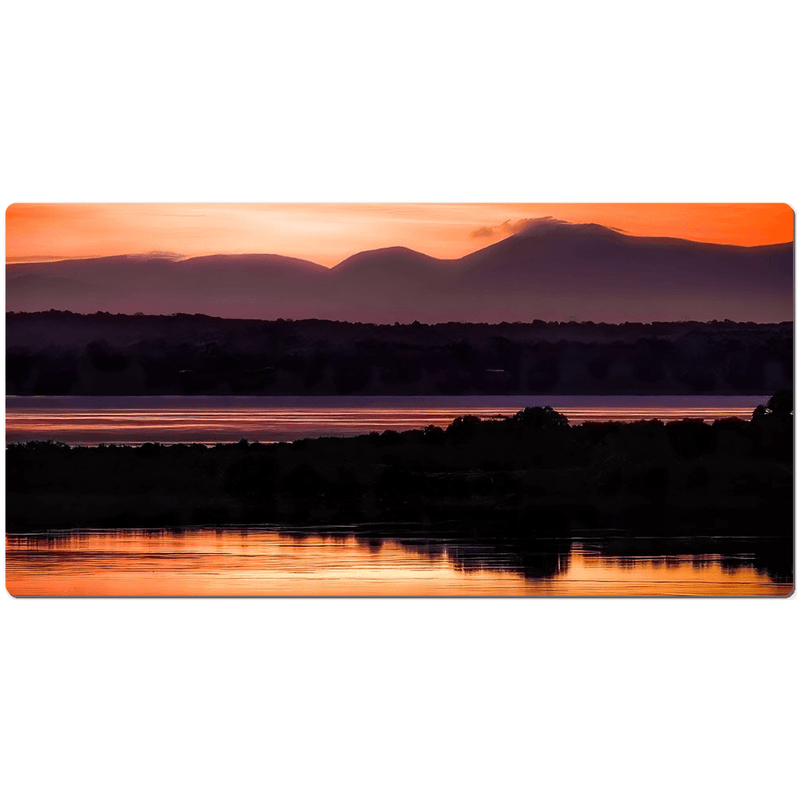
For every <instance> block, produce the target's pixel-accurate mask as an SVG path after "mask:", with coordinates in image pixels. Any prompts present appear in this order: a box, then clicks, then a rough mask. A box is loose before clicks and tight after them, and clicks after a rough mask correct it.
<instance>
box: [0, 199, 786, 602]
mask: <svg viewBox="0 0 800 800" xmlns="http://www.w3.org/2000/svg"><path fill="white" fill-rule="evenodd" d="M6 227H7V233H6V467H7V470H6V472H7V478H6V588H7V590H8V592H10V593H11V594H12V595H14V596H16V597H30V596H44V597H62V596H112V595H114V596H198V597H200V596H405V597H408V596H425V597H432V596H458V597H466V596H492V597H493V596H514V597H522V596H553V595H559V596H573V597H584V596H637V595H638V596H695V597H697V596H700V597H703V596H745V595H772V596H787V595H789V594H791V593H792V591H793V586H794V532H793V500H794V496H793V449H792V438H793V416H794V415H793V396H792V387H793V352H794V348H793V336H794V324H793V323H794V305H793V303H794V298H793V277H794V276H793V270H794V241H793V239H794V233H793V229H794V214H793V211H792V209H791V208H790V207H789V206H787V205H785V204H777V203H776V204H587V203H583V204H581V203H575V204H544V203H536V204H534V203H530V204H519V203H517V204H498V203H494V204H477V203H473V204H465V203H461V204H459V203H448V204H407V203H406V204H386V203H382V204H374V203H373V204H330V203H326V204H238V205H237V204H208V203H205V204H156V203H154V204H80V205H78V204H60V205H52V204H50V205H49V204H15V205H12V206H10V207H9V209H8V210H7V226H6Z"/></svg>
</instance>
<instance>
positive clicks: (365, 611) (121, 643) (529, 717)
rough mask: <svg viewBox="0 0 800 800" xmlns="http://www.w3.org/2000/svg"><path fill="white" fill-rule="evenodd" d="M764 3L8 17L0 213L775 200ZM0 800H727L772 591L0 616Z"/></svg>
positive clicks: (792, 736)
mask: <svg viewBox="0 0 800 800" xmlns="http://www.w3.org/2000/svg"><path fill="white" fill-rule="evenodd" d="M797 21H798V20H797V15H796V12H795V11H794V10H793V9H792V6H791V5H790V4H789V3H776V2H763V1H762V2H761V3H758V4H754V3H752V2H748V3H744V2H731V1H730V0H728V2H719V3H710V2H706V3H703V2H697V0H694V1H693V2H688V3H687V2H671V3H668V4H663V3H658V4H656V3H641V2H632V3H620V2H603V3H579V2H571V3H554V2H551V3H547V4H537V3H533V2H528V3H503V2H494V3H475V2H464V1H463V0H462V2H454V3H442V2H431V1H430V0H428V1H427V2H422V3H418V2H403V3H399V2H397V3H379V2H370V3H353V2H342V1H341V0H340V2H330V3H309V2H306V3H299V2H289V0H284V2H283V3H280V4H274V3H259V4H250V3H239V2H230V1H229V2H225V3H207V2H193V3H168V2H164V0H160V1H159V2H138V3H132V4H123V3H107V2H104V3H99V2H98V3H91V2H69V3H49V2H30V1H29V2H27V3H14V4H8V5H7V6H6V7H5V10H4V12H3V21H2V25H0V28H2V34H0V35H2V46H1V47H0V57H2V64H3V71H2V75H3V84H4V86H3V105H2V108H3V110H4V112H5V114H4V121H3V124H2V129H1V132H0V136H2V147H1V148H0V154H1V155H2V179H1V181H0V189H1V191H2V199H3V203H4V205H8V204H10V203H12V202H43V201H73V202H75V201H95V202H98V201H123V200H124V201H179V200H180V201H273V200H274V201H292V200H298V201H300V200H302V201H310V200H320V201H322V200H325V201H412V200H413V201H434V202H435V201H483V202H486V201H531V202H532V201H542V202H544V201H548V202H556V201H648V200H652V201H655V200H658V201H717V202H720V201H747V202H758V201H764V202H787V203H790V204H792V205H793V206H794V207H796V204H797V202H798V186H800V184H798V160H797V125H796V115H797V77H798V76H797V60H796V58H797V57H796V52H797V40H796V32H797ZM0 613H1V614H2V626H1V627H0V636H1V637H2V639H1V641H2V646H3V653H2V702H1V703H0V707H1V709H2V710H1V711H0V725H1V726H2V761H3V763H2V764H1V765H0V788H2V789H5V790H6V791H4V796H6V797H10V798H14V800H23V798H45V797H47V798H50V797H59V798H72V797H79V798H84V799H85V798H109V797H113V798H127V797H136V798H139V797H146V798H162V797H164V798H167V797H168V798H176V797H189V798H197V797H215V798H217V797H236V798H238V797H266V796H270V797H275V798H294V797H302V798H306V797H346V798H385V797H402V798H407V797H414V798H417V797H431V798H444V797H447V798H449V797H458V798H461V797H481V798H484V797H497V798H505V797H511V796H514V797H517V796H522V795H534V796H540V797H547V798H561V797H567V798H573V797H575V798H585V797H614V798H637V799H638V798H642V797H646V798H662V797H663V798H676V797H680V798H708V797H724V798H726V800H731V799H732V798H752V797H758V796H765V797H770V796H775V795H783V796H786V795H787V794H788V793H789V792H790V791H791V789H792V788H793V787H795V786H796V783H797V779H796V769H795V764H796V761H795V762H793V756H796V753H795V752H794V750H795V748H796V745H797V743H798V742H797V738H798V737H797V732H796V726H797V712H798V691H797V678H796V675H797V670H798V630H800V628H799V627H798V600H797V598H796V597H793V598H791V599H789V600H752V601H749V600H748V601H744V600H727V601H725V600H722V601H720V600H672V601H669V600H660V601H659V600H641V601H638V600H595V601H587V600H563V599H556V600H534V601H522V600H485V601H481V600H472V601H465V600H436V601H433V600H431V601H426V600H404V601H403V600H401V601H386V600H381V601H378V600H375V601H371V600H342V601H313V600H300V601H297V600H265V601H245V600H242V601H238V600H222V601H217V600H168V601H158V600H139V601H136V600H28V601H22V600H13V599H11V598H10V597H9V596H7V595H6V596H4V597H2V598H0Z"/></svg>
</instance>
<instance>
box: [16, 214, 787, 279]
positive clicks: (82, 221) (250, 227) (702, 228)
mask: <svg viewBox="0 0 800 800" xmlns="http://www.w3.org/2000/svg"><path fill="white" fill-rule="evenodd" d="M543 216H553V217H556V218H558V219H563V220H566V221H568V222H597V223H600V224H602V225H608V226H611V227H616V228H620V229H622V230H624V231H626V232H627V233H630V234H633V235H636V236H675V237H681V238H686V239H694V240H697V241H705V242H724V243H729V244H740V245H758V244H775V243H779V242H788V241H792V240H793V238H794V230H793V228H794V214H793V212H792V210H791V208H790V207H789V206H787V205H785V204H781V203H771V204H766V203H764V204H761V203H758V204H757V203H750V204H748V203H731V204H722V203H708V204H704V203H675V204H656V203H653V204H650V203H608V204H598V203H550V204H547V203H491V204H480V203H435V204H434V203H407V204H392V203H372V204H358V205H352V204H335V203H303V204H297V203H294V204H287V203H273V204H253V203H248V204H214V203H138V204H121V203H96V204H43V203H42V204H38V203H37V204H26V203H16V204H14V205H12V206H9V208H8V209H7V211H6V261H7V262H15V261H31V260H53V259H60V258H77V257H86V256H107V255H120V254H123V253H144V252H150V251H168V252H174V253H179V254H181V255H184V256H194V255H210V254H214V253H279V254H281V255H287V256H295V257H298V258H305V259H309V260H310V261H315V262H317V263H319V264H325V265H326V266H333V265H335V264H337V263H339V262H340V261H342V260H343V259H345V258H347V257H348V256H350V255H353V254H354V253H357V252H359V251H361V250H368V249H373V248H377V247H388V246H393V245H404V246H406V247H411V248H413V249H415V250H419V251H421V252H424V253H427V254H429V255H432V256H437V257H439V258H458V257H460V256H463V255H466V254H467V253H470V252H472V251H474V250H478V249H479V248H481V247H485V246H486V245H488V244H491V243H492V242H494V241H497V240H498V239H501V238H504V237H505V236H507V235H508V234H509V233H510V232H511V231H512V230H513V224H514V223H515V222H517V221H518V220H520V219H529V218H535V217H543ZM503 223H508V224H507V225H506V226H505V227H503Z"/></svg>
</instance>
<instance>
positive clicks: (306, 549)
mask: <svg viewBox="0 0 800 800" xmlns="http://www.w3.org/2000/svg"><path fill="white" fill-rule="evenodd" d="M397 530H398V529H397V528H395V529H394V532H396V531H397ZM392 533H393V531H392V529H391V528H389V527H387V528H384V529H375V528H373V529H371V530H365V529H360V530H357V529H338V530H331V529H328V530H326V531H325V532H324V533H320V532H319V529H316V530H315V531H309V530H298V529H294V530H289V529H281V530H277V529H275V528H271V529H266V528H237V529H186V530H158V531H156V530H111V531H82V532H79V531H71V532H65V533H48V534H35V535H7V537H6V587H7V589H8V591H9V592H10V593H11V594H13V595H16V596H26V595H27V596H30V595H40V596H41V595H45V596H54V595H55V596H64V595H67V596H87V595H89V596H92V595H94V596H96V595H101V596H102V595H105V596H108V595H123V596H130V595H150V596H153V595H167V596H180V595H192V596H198V595H206V596H208V595H212V596H247V595H260V596H267V595H291V596H337V595H338V596H353V595H367V596H381V595H395V596H398V595H399V596H435V595H451V596H472V595H478V596H480V595H482V596H503V595H506V596H509V595H510V596H522V595H571V596H598V595H600V596H601V595H606V596H619V595H640V596H653V595H683V596H697V595H700V596H705V595H729V596H744V595H776V596H785V595H787V594H789V593H790V592H791V590H792V582H791V577H790V576H791V563H792V558H791V541H790V540H789V541H788V543H787V542H786V540H779V539H770V538H768V537H767V538H764V537H762V538H759V539H757V540H755V539H736V538H730V537H717V538H707V539H697V538H693V539H692V540H681V539H673V540H657V539H631V538H624V537H621V536H617V537H614V536H612V535H607V536H605V537H599V536H596V535H593V536H592V537H591V538H585V539H581V538H575V539H572V540H564V539H551V540H544V541H539V542H538V543H536V544H535V546H533V547H530V546H528V547H525V548H520V547H519V546H516V547H515V546H513V545H508V546H504V545H497V544H495V545H490V544H480V543H477V542H476V541H475V540H464V539H458V538H455V537H450V536H442V537H440V538H432V539H417V538H411V537H410V536H403V535H402V534H401V535H399V536H398V535H392ZM378 534H380V538H378Z"/></svg>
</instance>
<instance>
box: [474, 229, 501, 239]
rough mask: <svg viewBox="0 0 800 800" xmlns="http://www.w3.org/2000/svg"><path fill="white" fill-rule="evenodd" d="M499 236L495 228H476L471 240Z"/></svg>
mask: <svg viewBox="0 0 800 800" xmlns="http://www.w3.org/2000/svg"><path fill="white" fill-rule="evenodd" d="M496 235H497V234H496V233H495V230H494V228H488V227H487V228H476V229H475V230H474V231H472V233H471V234H470V238H472V239H491V238H493V237H494V236H496Z"/></svg>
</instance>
